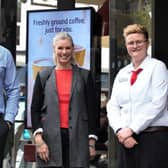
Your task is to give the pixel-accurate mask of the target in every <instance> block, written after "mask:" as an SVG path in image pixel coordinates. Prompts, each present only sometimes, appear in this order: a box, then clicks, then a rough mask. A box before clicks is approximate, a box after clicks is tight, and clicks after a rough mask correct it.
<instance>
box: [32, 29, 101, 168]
mask: <svg viewBox="0 0 168 168" xmlns="http://www.w3.org/2000/svg"><path fill="white" fill-rule="evenodd" d="M53 49H54V61H55V63H56V65H55V66H54V67H52V68H50V69H44V70H42V71H41V72H39V73H38V75H37V77H36V80H35V85H34V91H33V98H32V105H31V116H32V127H33V134H34V141H35V143H36V145H37V162H38V165H39V166H40V167H64V168H70V167H81V168H88V167H89V165H88V164H89V154H90V157H94V156H95V154H96V151H95V142H96V138H97V136H96V121H98V120H97V117H98V115H97V114H96V102H95V88H94V84H93V80H92V77H91V73H90V71H88V70H85V69H82V68H79V67H78V66H77V65H75V64H74V59H73V52H74V43H73V40H72V37H71V36H70V35H69V34H68V33H66V32H60V33H57V34H56V36H55V37H54V39H53Z"/></svg>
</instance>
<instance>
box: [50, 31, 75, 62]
mask: <svg viewBox="0 0 168 168" xmlns="http://www.w3.org/2000/svg"><path fill="white" fill-rule="evenodd" d="M65 39H67V40H69V41H70V42H71V44H72V47H73V48H74V42H73V39H72V36H71V35H70V34H69V33H67V32H58V33H57V34H56V35H55V36H54V38H53V46H55V45H56V42H57V41H59V40H65ZM56 57H57V56H56V55H55V53H54V52H53V59H54V62H55V64H57V62H56ZM71 62H72V63H73V64H75V59H74V55H72V59H71Z"/></svg>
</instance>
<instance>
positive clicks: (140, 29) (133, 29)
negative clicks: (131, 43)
mask: <svg viewBox="0 0 168 168" xmlns="http://www.w3.org/2000/svg"><path fill="white" fill-rule="evenodd" d="M133 33H140V34H143V35H144V37H145V39H146V40H147V41H148V38H149V35H148V31H147V29H146V28H145V27H144V26H143V25H140V24H131V25H127V26H126V27H125V28H124V29H123V36H124V38H126V37H127V36H128V35H129V34H133Z"/></svg>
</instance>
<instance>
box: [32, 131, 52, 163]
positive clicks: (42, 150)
mask: <svg viewBox="0 0 168 168" xmlns="http://www.w3.org/2000/svg"><path fill="white" fill-rule="evenodd" d="M34 141H35V144H36V147H37V154H38V156H39V157H40V159H42V160H44V161H45V162H47V161H48V160H49V150H48V145H47V144H46V143H45V142H44V140H43V138H42V135H41V134H36V135H35V137H34Z"/></svg>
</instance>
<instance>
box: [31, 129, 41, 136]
mask: <svg viewBox="0 0 168 168" xmlns="http://www.w3.org/2000/svg"><path fill="white" fill-rule="evenodd" d="M37 133H43V128H38V129H36V130H35V131H34V133H33V136H35V135H36V134H37Z"/></svg>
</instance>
